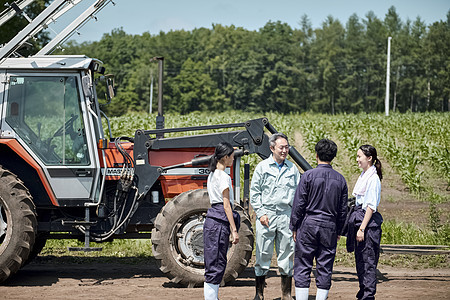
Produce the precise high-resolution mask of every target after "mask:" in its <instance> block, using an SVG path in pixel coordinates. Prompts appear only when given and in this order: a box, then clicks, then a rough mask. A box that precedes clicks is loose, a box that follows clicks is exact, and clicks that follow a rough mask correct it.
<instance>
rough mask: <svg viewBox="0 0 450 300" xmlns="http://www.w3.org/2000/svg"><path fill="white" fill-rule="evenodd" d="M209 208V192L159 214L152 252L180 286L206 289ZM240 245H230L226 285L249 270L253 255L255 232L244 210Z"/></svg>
mask: <svg viewBox="0 0 450 300" xmlns="http://www.w3.org/2000/svg"><path fill="white" fill-rule="evenodd" d="M209 207H210V203H209V197H208V192H207V191H206V190H204V189H203V190H193V191H188V192H185V193H182V194H180V195H178V196H176V197H175V198H174V199H173V200H172V201H169V202H168V203H167V204H166V205H165V206H164V207H163V209H162V210H161V212H160V213H159V214H158V216H157V217H156V220H155V228H154V229H153V231H152V250H153V256H154V257H155V259H156V261H157V263H158V265H159V267H160V270H161V271H162V272H163V273H165V274H166V276H167V277H168V278H169V279H171V280H172V282H175V283H177V284H180V285H182V286H187V287H194V286H200V285H203V282H204V280H205V279H204V272H205V265H204V262H203V223H204V220H205V216H206V211H207V210H208V208H209ZM236 210H237V211H239V213H240V215H241V226H240V229H239V243H238V244H236V245H233V244H231V243H230V248H229V250H228V254H227V256H228V262H227V268H226V270H225V274H224V277H223V283H227V282H231V281H233V280H235V279H236V278H237V277H238V275H239V274H240V273H241V272H242V271H244V270H245V268H246V267H247V265H248V263H249V261H250V258H251V256H252V251H253V241H254V237H253V232H252V226H251V223H250V220H249V218H248V217H247V215H246V214H245V213H244V211H243V210H242V209H238V208H237V209H236Z"/></svg>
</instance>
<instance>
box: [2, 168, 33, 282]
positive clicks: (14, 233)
mask: <svg viewBox="0 0 450 300" xmlns="http://www.w3.org/2000/svg"><path fill="white" fill-rule="evenodd" d="M35 211H36V209H35V206H34V204H33V201H32V197H31V195H30V193H29V191H28V189H27V188H26V187H25V186H24V185H23V183H22V181H20V180H19V179H18V178H17V176H15V175H14V174H13V173H11V172H10V171H8V170H6V169H4V168H3V167H2V166H0V282H2V281H4V280H6V279H7V278H9V277H10V276H11V275H13V274H14V273H16V272H17V271H18V270H19V269H20V267H21V266H22V265H23V264H24V263H25V261H26V260H27V258H28V256H29V255H30V251H31V249H32V247H33V245H34V240H35V236H36V228H37V219H36V212H35Z"/></svg>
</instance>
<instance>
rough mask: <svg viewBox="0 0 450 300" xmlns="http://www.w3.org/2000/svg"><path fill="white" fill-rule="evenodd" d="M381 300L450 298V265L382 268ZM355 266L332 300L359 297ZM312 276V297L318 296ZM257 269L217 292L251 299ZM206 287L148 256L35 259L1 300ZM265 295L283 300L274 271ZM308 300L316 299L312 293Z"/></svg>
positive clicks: (160, 293)
mask: <svg viewBox="0 0 450 300" xmlns="http://www.w3.org/2000/svg"><path fill="white" fill-rule="evenodd" d="M379 271H380V273H379V283H378V292H377V298H378V299H450V269H426V270H412V269H400V268H391V267H384V266H382V267H381V269H380V270H379ZM357 286H358V283H357V277H356V273H355V270H354V269H353V268H349V267H337V268H336V269H335V270H334V274H333V286H332V288H331V291H330V294H329V299H355V293H356V289H357ZM315 290H316V288H315V283H314V279H313V280H312V284H311V289H310V295H315ZM254 292H255V288H254V273H253V268H251V267H248V268H247V269H246V270H245V271H244V272H243V273H242V274H241V275H240V276H239V277H238V279H237V280H236V281H235V282H234V283H232V284H230V285H228V286H225V287H222V288H221V289H220V291H219V297H220V299H222V300H224V299H253V296H254ZM202 297H203V289H202V288H181V287H179V286H177V285H176V284H174V283H171V282H170V281H169V279H167V278H166V277H165V276H164V274H162V272H160V271H159V269H158V268H157V266H156V263H154V261H153V258H149V262H148V263H147V264H142V265H128V264H122V263H120V259H117V261H113V262H111V263H95V264H90V265H89V264H59V263H49V262H44V263H40V262H32V263H31V264H29V265H27V266H26V267H24V268H22V269H21V270H20V271H19V272H18V274H16V276H14V277H13V278H11V279H9V280H8V281H7V282H5V283H3V285H2V286H0V299H75V298H77V299H103V300H106V299H158V300H164V299H202ZM265 299H280V277H279V276H278V274H277V271H276V269H275V268H273V269H271V271H270V273H269V276H268V279H267V288H266V289H265ZM309 299H314V296H310V297H309Z"/></svg>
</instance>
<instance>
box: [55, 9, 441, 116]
mask: <svg viewBox="0 0 450 300" xmlns="http://www.w3.org/2000/svg"><path fill="white" fill-rule="evenodd" d="M389 36H390V37H392V47H391V73H390V78H391V80H390V82H391V84H390V109H391V110H394V111H400V112H407V111H412V112H416V111H448V110H449V102H450V71H449V70H450V47H449V45H450V11H449V12H448V13H447V20H441V21H439V22H435V23H433V24H430V25H427V24H425V23H424V21H422V20H421V19H420V17H417V18H416V19H415V20H414V21H411V20H409V19H408V20H406V21H402V20H401V18H400V17H399V15H398V14H397V12H396V9H395V7H393V6H392V7H391V8H390V9H389V10H388V12H387V13H386V15H385V16H384V19H380V18H378V17H377V16H375V14H374V13H373V12H371V11H370V12H368V13H367V14H366V15H365V17H363V18H360V17H358V16H357V15H356V14H354V15H352V16H351V17H350V18H349V19H348V20H347V22H346V23H345V24H342V23H341V22H340V21H339V20H337V19H335V18H333V17H332V16H329V17H328V18H327V19H326V20H325V21H324V22H323V23H322V26H321V27H320V28H312V25H311V22H310V20H309V19H308V17H307V16H306V15H303V16H302V17H301V18H300V20H299V23H298V28H292V27H291V26H290V25H288V24H286V23H283V22H280V21H275V22H272V21H269V22H267V23H266V24H265V26H264V27H262V28H260V29H259V30H254V31H250V30H246V29H244V28H242V27H235V26H222V25H220V24H213V25H212V28H198V29H194V30H192V31H184V30H176V31H170V32H160V33H159V34H151V33H149V32H146V33H143V34H142V35H130V34H127V33H126V32H124V31H123V30H122V29H121V28H119V29H115V30H113V31H112V32H111V33H107V34H104V35H103V37H102V39H101V40H100V41H95V42H84V43H81V44H79V43H76V42H74V41H70V42H69V43H67V44H66V45H65V47H64V48H65V49H64V52H60V54H62V53H64V54H85V55H88V56H90V57H95V58H98V59H100V60H102V61H103V62H104V66H105V67H106V70H107V73H112V74H114V75H115V83H116V87H117V96H116V98H115V99H113V102H112V103H111V104H110V105H108V106H104V107H103V109H104V110H105V111H106V112H107V113H109V114H111V115H121V114H124V113H126V112H130V111H149V98H150V86H151V81H152V78H153V82H154V87H155V89H154V91H155V92H154V95H155V97H154V99H156V91H157V82H158V78H157V76H158V70H157V66H158V64H157V63H154V62H151V59H152V58H153V57H155V56H162V57H164V65H165V68H164V109H165V110H169V111H173V112H178V113H182V114H184V113H189V112H192V111H228V110H244V111H250V112H251V111H255V112H266V111H277V112H281V113H290V112H305V111H312V112H321V113H329V114H335V113H358V112H382V111H384V99H385V93H386V58H387V40H388V37H389ZM102 90H103V89H102V88H100V92H99V94H102V92H101V91H102ZM156 102H157V101H153V106H154V107H153V111H155V110H156V106H157V103H156Z"/></svg>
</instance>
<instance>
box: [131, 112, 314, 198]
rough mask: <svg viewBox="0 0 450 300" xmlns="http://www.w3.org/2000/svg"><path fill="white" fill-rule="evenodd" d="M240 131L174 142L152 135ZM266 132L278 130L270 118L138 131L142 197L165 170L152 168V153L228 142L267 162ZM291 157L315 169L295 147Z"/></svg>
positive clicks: (136, 151)
mask: <svg viewBox="0 0 450 300" xmlns="http://www.w3.org/2000/svg"><path fill="white" fill-rule="evenodd" d="M238 127H241V128H242V127H244V128H245V129H244V130H238V131H228V132H217V133H209V134H199V135H193V136H183V137H173V138H152V137H151V136H152V135H155V136H161V135H164V134H165V133H173V132H185V131H204V130H216V129H224V128H238ZM264 128H267V130H268V131H269V132H271V133H272V134H273V133H276V132H277V131H276V129H275V128H274V127H273V126H272V125H271V124H270V123H269V121H268V119H267V118H260V119H254V120H249V121H247V122H244V123H233V124H220V125H209V126H194V127H181V128H168V129H155V130H137V131H136V133H135V138H134V148H133V152H134V160H135V163H136V169H135V174H136V177H137V186H138V192H139V194H142V193H144V194H146V193H147V192H148V191H149V190H150V188H151V187H152V185H153V184H154V183H155V182H156V180H157V179H158V177H159V176H160V175H161V173H162V172H163V170H164V168H163V167H161V166H152V165H150V163H149V151H150V150H163V149H176V148H200V149H201V148H214V147H215V146H216V145H217V144H219V143H220V142H228V143H230V144H231V145H233V146H234V147H238V148H241V149H243V151H244V154H253V153H256V154H258V155H259V156H260V157H261V158H262V159H265V158H267V157H269V156H270V154H271V151H270V148H269V137H268V136H267V135H266V134H265V133H264ZM289 154H290V156H291V157H292V159H293V160H294V161H295V162H296V163H297V164H298V165H299V166H300V167H301V168H302V169H303V170H304V171H306V170H309V169H311V168H312V167H311V166H310V165H309V163H308V162H307V161H306V160H305V159H304V158H303V157H302V156H301V154H300V153H299V152H298V151H297V150H296V149H295V148H294V147H293V146H291V147H290V150H289Z"/></svg>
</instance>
